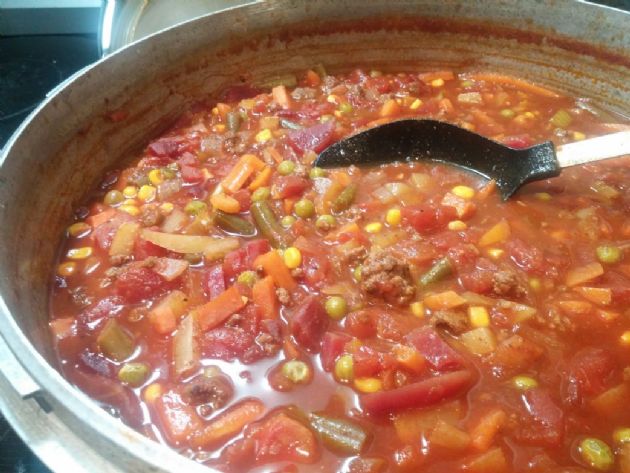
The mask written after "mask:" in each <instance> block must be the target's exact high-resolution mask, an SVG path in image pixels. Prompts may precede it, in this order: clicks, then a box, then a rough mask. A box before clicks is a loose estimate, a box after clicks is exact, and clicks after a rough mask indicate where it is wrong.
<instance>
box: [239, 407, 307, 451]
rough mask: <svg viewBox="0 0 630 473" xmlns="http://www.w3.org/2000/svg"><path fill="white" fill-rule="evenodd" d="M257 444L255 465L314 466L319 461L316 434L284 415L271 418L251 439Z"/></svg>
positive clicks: (264, 422) (263, 423)
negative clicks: (291, 464)
mask: <svg viewBox="0 0 630 473" xmlns="http://www.w3.org/2000/svg"><path fill="white" fill-rule="evenodd" d="M251 438H252V439H253V440H254V441H255V442H256V447H255V452H256V453H255V455H256V461H257V462H260V463H269V462H277V461H291V462H298V463H313V462H314V461H315V460H316V459H317V457H318V453H319V451H318V447H317V441H316V440H315V436H314V435H313V432H311V431H310V429H308V428H307V427H305V426H304V425H302V424H301V423H300V422H298V421H297V420H294V419H292V418H291V417H289V416H287V415H286V414H284V413H282V412H281V413H278V414H274V415H272V416H271V417H270V418H269V419H267V420H265V421H263V422H262V424H261V425H260V426H258V427H257V428H256V430H255V432H254V433H253V435H252V436H251Z"/></svg>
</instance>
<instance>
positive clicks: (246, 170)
mask: <svg viewBox="0 0 630 473" xmlns="http://www.w3.org/2000/svg"><path fill="white" fill-rule="evenodd" d="M264 167H265V163H263V162H262V161H261V160H260V159H258V158H257V157H256V156H254V155H253V154H244V155H243V156H241V158H240V159H239V160H238V161H237V162H236V164H235V165H234V167H233V168H232V169H231V170H230V172H229V173H228V175H227V176H225V177H224V178H223V181H221V185H222V186H223V188H224V189H227V190H228V191H229V192H236V191H238V190H239V189H240V188H241V187H243V185H244V184H245V182H246V181H247V179H249V178H250V177H251V175H252V174H253V173H254V172H255V171H261V170H262V169H263V168H264Z"/></svg>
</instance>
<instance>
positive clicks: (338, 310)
mask: <svg viewBox="0 0 630 473" xmlns="http://www.w3.org/2000/svg"><path fill="white" fill-rule="evenodd" d="M324 308H325V309H326V313H327V314H328V316H329V317H330V318H331V319H334V320H340V319H343V318H344V317H345V315H346V313H347V312H348V303H347V302H346V300H345V299H344V298H343V297H341V296H332V297H329V298H328V299H327V300H326V304H325V305H324Z"/></svg>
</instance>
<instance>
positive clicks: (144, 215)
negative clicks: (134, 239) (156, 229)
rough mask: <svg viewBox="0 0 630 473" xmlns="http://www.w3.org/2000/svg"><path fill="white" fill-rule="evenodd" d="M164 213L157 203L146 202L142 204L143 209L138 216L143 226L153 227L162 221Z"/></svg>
mask: <svg viewBox="0 0 630 473" xmlns="http://www.w3.org/2000/svg"><path fill="white" fill-rule="evenodd" d="M162 218H163V216H162V214H161V213H160V211H159V209H158V205H157V204H146V205H143V206H142V211H141V212H140V215H139V216H138V221H139V222H140V224H141V225H142V226H143V227H152V226H154V225H159V224H160V222H161V221H162Z"/></svg>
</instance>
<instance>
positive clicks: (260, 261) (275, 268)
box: [254, 250, 297, 291]
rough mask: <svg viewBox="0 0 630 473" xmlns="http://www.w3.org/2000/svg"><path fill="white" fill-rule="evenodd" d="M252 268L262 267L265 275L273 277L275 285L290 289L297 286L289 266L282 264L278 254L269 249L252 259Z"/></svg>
mask: <svg viewBox="0 0 630 473" xmlns="http://www.w3.org/2000/svg"><path fill="white" fill-rule="evenodd" d="M254 268H262V269H263V271H265V274H266V275H267V276H271V277H272V278H273V281H274V283H275V284H276V286H278V287H281V288H284V289H286V290H287V291H292V290H293V289H295V287H296V286H297V283H296V282H295V279H293V276H291V272H290V271H289V268H287V266H286V265H285V264H284V261H283V260H282V258H281V257H280V255H279V254H278V253H277V252H276V251H275V250H271V251H269V252H268V253H265V254H264V255H260V256H259V257H257V258H256V259H255V260H254Z"/></svg>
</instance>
